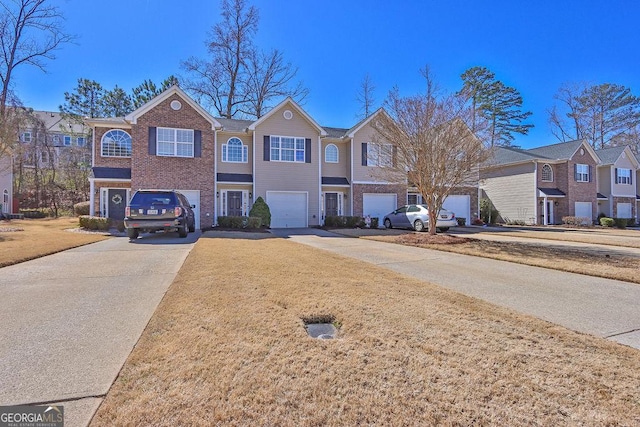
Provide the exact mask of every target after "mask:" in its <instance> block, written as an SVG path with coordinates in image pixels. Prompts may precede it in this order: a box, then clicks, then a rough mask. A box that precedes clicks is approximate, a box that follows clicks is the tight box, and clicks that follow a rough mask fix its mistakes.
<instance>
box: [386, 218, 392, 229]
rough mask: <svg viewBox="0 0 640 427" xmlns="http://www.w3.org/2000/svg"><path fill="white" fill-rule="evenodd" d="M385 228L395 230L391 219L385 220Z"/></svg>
mask: <svg viewBox="0 0 640 427" xmlns="http://www.w3.org/2000/svg"><path fill="white" fill-rule="evenodd" d="M384 227H385V228H393V227H392V226H391V220H390V219H389V218H387V219H385V220H384Z"/></svg>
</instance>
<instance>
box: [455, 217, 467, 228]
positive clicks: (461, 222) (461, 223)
mask: <svg viewBox="0 0 640 427" xmlns="http://www.w3.org/2000/svg"><path fill="white" fill-rule="evenodd" d="M456 221H458V225H459V226H460V227H464V226H465V225H466V224H467V218H462V217H459V216H457V217H456Z"/></svg>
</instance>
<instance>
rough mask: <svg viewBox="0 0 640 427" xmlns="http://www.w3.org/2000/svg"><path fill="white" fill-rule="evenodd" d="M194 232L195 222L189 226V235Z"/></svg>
mask: <svg viewBox="0 0 640 427" xmlns="http://www.w3.org/2000/svg"><path fill="white" fill-rule="evenodd" d="M194 231H196V222H195V220H194V221H193V223H192V224H191V225H190V226H189V233H193V232H194Z"/></svg>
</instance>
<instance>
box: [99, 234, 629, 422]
mask: <svg viewBox="0 0 640 427" xmlns="http://www.w3.org/2000/svg"><path fill="white" fill-rule="evenodd" d="M323 315H325V316H333V317H334V318H335V320H336V322H337V323H338V324H340V331H339V339H336V340H314V339H312V338H310V337H308V336H307V335H306V333H305V330H304V327H303V322H302V320H301V319H302V318H304V317H312V316H323ZM639 423H640V352H638V351H637V350H633V349H631V348H628V347H624V346H622V345H618V344H615V343H612V342H609V341H606V340H603V339H599V338H595V337H592V336H589V335H584V334H578V333H575V332H571V331H568V330H566V329H564V328H561V327H558V326H555V325H552V324H549V323H546V322H543V321H540V320H537V319H534V318H531V317H527V316H522V315H518V314H515V313H514V312H511V311H509V310H506V309H503V308H500V307H497V306H493V305H490V304H487V303H484V302H481V301H479V300H476V299H472V298H468V297H465V296H462V295H460V294H456V293H454V292H451V291H448V290H445V289H443V288H440V287H437V286H434V285H430V284H428V283H425V282H420V281H417V280H414V279H411V278H408V277H405V276H401V275H398V274H397V273H393V272H391V271H388V270H385V269H383V268H379V267H376V266H372V265H369V264H365V263H362V262H358V261H356V260H352V259H348V258H343V257H340V256H338V255H334V254H330V253H327V252H324V251H321V250H317V249H314V248H310V247H307V246H303V245H299V244H296V243H293V242H290V241H286V240H284V239H275V238H273V239H262V240H249V239H248V238H239V239H229V238H201V239H200V240H199V241H198V242H197V244H196V246H195V248H194V249H193V251H192V252H191V254H190V255H189V257H188V259H187V260H186V262H185V264H184V267H183V268H182V269H181V271H180V273H179V274H178V276H177V278H176V280H175V281H174V283H173V285H172V286H171V288H170V289H169V291H168V292H167V294H166V295H165V297H164V299H163V301H162V302H161V304H160V306H159V308H158V309H157V310H156V312H155V314H154V316H153V317H152V319H151V321H150V323H149V325H148V327H147V328H146V330H145V331H144V333H143V335H142V337H141V338H140V340H139V342H138V344H137V345H136V347H135V349H134V350H133V352H132V353H131V355H130V356H129V358H128V360H127V362H126V363H125V365H124V367H123V369H122V371H121V372H120V375H119V377H118V378H117V380H116V381H115V383H114V385H113V386H112V388H111V390H110V391H109V393H108V395H107V396H106V398H105V400H104V402H103V404H102V405H101V407H100V408H99V410H98V412H97V413H96V415H95V417H94V419H93V421H92V425H93V426H102V425H109V426H111V425H153V426H170V425H171V426H172V425H203V426H209V425H273V426H325V425H328V426H331V425H349V426H351V425H371V424H377V425H436V424H437V425H478V426H483V425H509V426H525V425H526V426H528V425H612V426H613V425H638V424H639Z"/></svg>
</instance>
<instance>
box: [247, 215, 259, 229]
mask: <svg viewBox="0 0 640 427" xmlns="http://www.w3.org/2000/svg"><path fill="white" fill-rule="evenodd" d="M260 227H262V218H260V217H259V216H250V217H249V218H248V219H247V228H251V229H254V228H260Z"/></svg>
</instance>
